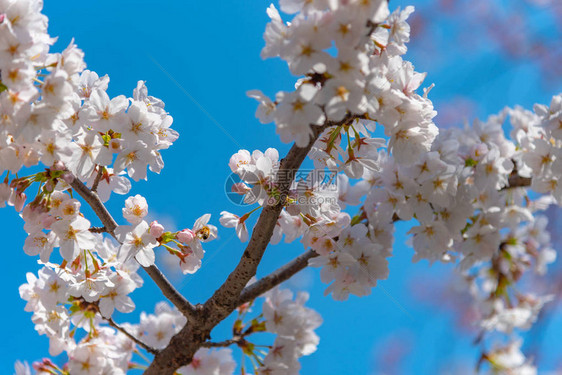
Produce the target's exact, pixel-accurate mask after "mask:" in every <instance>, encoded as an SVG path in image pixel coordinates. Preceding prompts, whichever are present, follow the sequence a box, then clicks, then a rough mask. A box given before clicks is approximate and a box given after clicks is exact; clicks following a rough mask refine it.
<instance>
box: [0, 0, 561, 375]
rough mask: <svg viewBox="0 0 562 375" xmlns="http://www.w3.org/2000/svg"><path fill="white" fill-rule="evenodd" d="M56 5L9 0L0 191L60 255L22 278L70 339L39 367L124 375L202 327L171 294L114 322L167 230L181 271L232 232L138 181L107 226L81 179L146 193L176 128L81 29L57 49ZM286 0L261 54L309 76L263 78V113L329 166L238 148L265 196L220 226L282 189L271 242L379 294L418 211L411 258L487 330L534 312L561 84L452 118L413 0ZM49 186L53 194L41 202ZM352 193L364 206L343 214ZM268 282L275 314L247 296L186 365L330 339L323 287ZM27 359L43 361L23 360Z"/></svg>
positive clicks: (129, 307) (242, 223) (514, 358)
mask: <svg viewBox="0 0 562 375" xmlns="http://www.w3.org/2000/svg"><path fill="white" fill-rule="evenodd" d="M41 8H42V2H41V1H40V0H0V172H2V173H4V172H6V177H5V179H4V181H3V182H2V183H0V205H2V206H4V205H5V204H6V203H8V204H9V205H12V206H14V207H15V208H16V210H17V211H18V212H21V217H22V218H23V219H24V221H25V224H24V229H25V231H26V233H28V237H27V239H26V241H25V245H24V251H25V252H26V253H27V254H29V255H31V256H39V258H40V263H41V264H42V265H43V268H42V269H41V270H40V271H39V273H38V276H35V275H34V274H32V273H28V275H27V283H26V284H24V285H22V286H21V288H20V294H21V297H22V298H23V299H24V300H25V301H27V305H26V308H25V310H26V311H29V312H32V313H33V316H32V320H33V322H34V324H35V326H36V329H37V331H38V332H39V333H40V334H41V335H43V334H44V335H46V336H48V338H49V340H50V354H51V355H52V356H57V355H59V354H60V353H62V352H66V353H67V355H68V362H67V363H66V364H65V365H64V366H57V365H56V364H55V363H54V362H53V361H51V360H43V361H42V362H37V363H35V364H34V365H33V368H34V369H35V371H36V372H37V373H39V374H42V373H49V374H64V375H67V374H72V375H82V374H84V375H86V374H88V375H94V374H108V373H111V374H121V373H123V374H124V373H126V372H127V371H128V370H129V369H133V368H144V367H143V366H142V365H139V364H136V363H134V362H132V358H133V355H138V356H139V357H141V358H142V357H143V355H144V352H145V351H146V352H147V353H151V354H153V353H154V352H156V351H157V350H161V349H164V348H166V347H167V346H168V344H169V343H170V340H171V338H172V337H173V336H174V335H175V334H177V333H178V332H180V330H181V329H182V328H183V327H184V326H185V324H186V318H185V317H184V315H182V313H181V312H179V311H178V310H176V309H175V308H170V307H169V306H168V305H166V304H165V303H162V304H159V305H157V307H156V309H155V313H154V314H145V313H142V314H141V318H140V323H139V324H137V325H134V324H123V325H118V324H117V323H115V322H113V320H112V315H113V313H114V311H115V310H117V311H119V312H122V313H129V312H131V311H133V310H134V308H135V304H134V302H133V300H132V299H131V297H130V296H129V295H130V294H131V293H132V292H133V291H134V290H135V289H136V288H139V287H141V286H142V279H141V278H140V276H139V275H138V274H137V273H136V271H137V269H138V268H139V266H142V267H144V268H145V269H147V270H151V269H153V267H154V266H153V265H154V263H155V259H156V254H155V249H156V248H158V247H161V248H163V249H165V251H167V252H169V253H170V254H172V255H173V256H176V257H177V258H178V260H179V267H180V268H181V270H182V271H183V273H195V272H196V271H197V270H198V269H199V268H200V267H201V264H202V258H203V256H204V254H205V251H204V249H203V245H202V244H203V243H205V242H208V241H211V240H214V239H216V238H217V228H216V227H215V226H213V225H211V224H209V220H210V216H211V215H210V214H204V215H203V216H201V217H200V218H199V219H197V220H196V221H195V224H194V225H193V227H192V228H186V229H183V230H179V231H167V230H166V229H165V228H164V227H163V226H162V225H161V224H160V223H158V222H157V221H151V222H149V221H148V217H149V212H148V204H147V201H146V199H145V198H143V197H142V196H140V195H136V196H131V197H129V198H127V199H126V201H125V206H124V208H123V210H122V213H123V218H124V219H125V220H126V221H127V222H128V223H129V224H127V225H117V224H115V225H114V226H115V228H110V227H106V226H104V227H93V226H92V225H91V222H90V220H88V219H87V218H86V216H85V214H83V213H82V212H81V205H82V203H81V201H80V200H78V199H77V198H78V195H80V196H82V197H83V198H84V199H85V200H86V201H87V203H88V204H90V205H91V204H92V203H91V200H95V201H97V200H99V201H100V202H105V201H107V200H108V199H109V198H110V196H111V193H112V192H114V193H117V194H128V193H129V191H130V189H131V187H132V185H131V182H130V180H129V178H131V179H132V180H134V181H138V180H141V179H146V178H147V170H150V171H153V172H156V173H159V172H160V170H161V169H162V168H163V165H164V164H163V161H162V156H161V150H163V149H167V148H168V147H170V146H171V145H172V144H173V142H174V141H175V140H176V139H177V138H178V134H177V132H175V131H174V130H172V129H171V128H170V126H171V124H172V117H171V116H169V115H168V113H167V112H166V111H165V109H164V103H163V102H162V101H161V100H159V99H156V98H154V97H152V96H148V93H147V88H146V86H145V84H144V82H143V81H139V83H138V85H137V87H136V89H135V90H134V91H133V96H132V97H131V98H127V97H125V96H123V95H120V96H117V97H114V98H110V97H109V96H108V94H107V92H106V90H107V87H108V82H109V78H108V77H107V76H104V77H101V78H100V76H99V75H98V74H96V73H95V72H91V71H89V70H85V68H86V65H85V63H84V61H83V57H84V54H83V53H82V51H80V50H79V49H78V48H77V47H76V46H75V45H74V43H73V42H71V43H70V45H69V46H68V47H67V48H66V49H65V50H64V51H63V52H62V53H50V52H49V48H50V45H51V44H52V43H53V42H54V39H52V38H51V37H50V36H49V35H48V34H47V31H46V28H47V19H46V17H45V16H43V15H42V14H41ZM280 8H281V10H282V11H283V12H285V13H286V14H291V15H292V14H295V13H296V15H295V16H294V17H293V18H292V20H291V21H290V22H285V21H283V20H282V18H281V14H280V13H279V12H278V11H277V9H276V8H275V7H274V6H273V5H272V6H270V8H269V9H268V11H267V12H268V15H269V16H270V18H271V22H270V23H269V24H268V25H267V28H266V32H265V35H264V38H265V41H266V46H265V48H264V49H263V51H262V57H264V58H266V57H280V58H281V59H283V60H285V61H286V62H287V64H288V66H289V69H290V71H291V72H292V73H293V74H294V75H296V76H298V80H297V83H296V85H295V90H294V91H292V92H279V93H277V94H276V95H275V100H274V101H273V100H271V99H269V98H268V97H266V96H265V95H264V94H263V93H261V92H260V91H257V90H256V91H251V92H249V93H248V95H249V96H251V97H253V98H255V99H257V100H258V102H259V105H258V109H257V117H258V118H259V120H260V121H261V122H263V123H269V122H274V123H275V126H276V130H277V133H278V134H279V135H280V137H281V140H282V141H283V142H295V144H296V147H300V148H304V147H308V146H311V148H310V152H309V154H308V155H309V157H310V158H311V159H312V161H313V163H314V170H312V171H309V173H308V172H307V173H304V174H303V173H301V172H304V171H302V170H301V171H298V170H294V171H287V170H282V166H283V161H282V160H280V157H279V153H278V152H277V150H275V149H273V148H269V149H267V150H266V151H265V152H261V151H259V150H256V151H254V152H252V153H250V152H249V151H246V150H240V151H238V152H237V153H236V154H234V155H233V156H232V157H231V159H230V162H229V166H230V168H231V171H232V172H233V173H235V174H236V175H237V176H238V177H239V178H240V182H239V183H236V184H235V185H234V186H233V187H232V188H233V191H234V192H236V193H239V194H241V195H243V196H244V203H245V204H248V205H250V204H257V207H255V208H254V209H252V210H251V211H249V212H247V213H245V214H243V215H240V216H239V215H237V214H233V213H230V212H227V211H223V212H222V213H221V218H220V223H221V224H222V225H223V226H225V227H229V228H234V229H235V230H236V233H237V235H238V237H239V239H240V240H241V241H242V242H245V241H247V240H248V238H249V230H248V227H247V220H248V218H249V217H250V215H251V214H252V213H253V212H255V211H257V210H258V209H260V208H262V207H268V206H277V207H279V206H278V205H282V206H283V207H282V210H281V213H280V215H279V217H278V219H277V222H276V225H275V227H274V229H273V235H272V237H271V239H270V241H269V243H271V244H277V243H279V242H280V241H281V240H282V239H284V241H285V242H287V243H290V242H293V241H295V240H297V239H300V241H301V242H302V244H303V246H304V247H305V248H310V249H312V251H313V252H314V253H313V255H314V256H312V257H311V259H309V263H308V265H310V266H312V267H318V268H320V277H321V280H322V281H323V282H325V283H327V284H329V286H328V287H327V289H326V294H331V295H332V296H333V298H334V299H336V300H344V299H347V298H348V296H349V295H350V294H352V295H356V296H365V295H368V294H369V293H370V292H371V289H372V288H373V287H375V286H376V285H377V281H378V280H382V279H386V278H387V277H388V273H389V270H388V260H387V258H388V257H390V256H391V254H392V245H393V232H394V223H395V222H396V221H398V220H403V221H410V220H413V219H415V222H414V224H413V227H412V228H411V230H410V232H409V234H411V244H412V246H413V248H414V250H415V256H414V259H413V260H414V261H419V260H422V259H425V260H428V261H429V262H430V263H433V262H436V261H441V262H450V263H455V264H457V265H458V267H457V270H458V271H459V272H460V273H461V274H463V275H464V276H465V277H466V280H467V287H468V288H469V289H470V291H471V293H472V294H473V297H474V301H475V302H474V303H475V304H476V305H477V306H478V308H479V311H480V313H481V317H480V318H481V319H480V322H479V323H480V325H481V327H482V329H483V330H484V331H486V332H488V331H490V332H491V331H497V332H503V333H505V334H508V335H512V334H515V333H516V332H517V331H521V330H527V329H529V328H530V327H531V325H532V324H533V323H534V321H535V320H536V319H537V316H538V314H539V312H540V310H541V308H542V306H543V305H544V304H545V303H547V302H548V301H549V300H550V299H551V297H550V296H548V295H546V296H540V295H537V294H534V293H533V292H531V291H529V292H523V290H522V289H521V288H519V284H518V283H519V281H520V280H521V279H523V277H524V275H526V274H528V273H530V272H533V271H534V272H535V273H537V274H539V275H542V274H544V273H545V272H546V267H547V265H548V264H549V263H551V262H553V261H554V260H555V258H556V252H555V251H554V250H553V249H552V248H551V246H550V237H549V235H548V232H547V231H546V219H545V217H544V216H540V215H538V213H540V211H543V210H545V209H546V208H547V207H548V206H549V205H551V204H553V203H557V204H562V180H561V178H562V177H561V176H562V130H561V129H562V95H558V96H556V97H554V98H553V99H552V102H551V104H550V106H549V107H548V106H543V105H537V106H536V107H535V110H534V112H531V111H526V110H523V109H521V108H518V107H516V108H514V109H505V110H504V111H502V112H501V113H500V114H498V115H494V116H491V117H490V118H489V119H488V120H487V121H486V122H480V121H475V122H474V124H473V126H466V127H465V128H464V129H460V128H459V129H449V130H447V131H441V132H439V129H438V128H437V126H436V125H435V124H434V123H433V118H434V117H435V115H436V111H435V110H434V108H433V104H432V102H431V101H430V100H429V99H428V97H427V96H428V93H429V90H430V89H431V87H429V88H426V89H425V90H423V93H422V95H420V94H419V93H417V90H418V89H419V88H420V86H421V84H422V82H423V80H424V79H425V74H421V73H418V72H416V71H415V70H414V67H413V65H412V64H411V63H410V62H408V61H405V60H403V58H402V56H403V55H404V54H405V53H406V51H407V48H406V43H407V42H408V41H409V36H410V27H409V25H408V23H407V22H406V20H407V19H408V17H409V15H410V14H411V13H412V12H413V10H414V9H413V7H411V6H409V7H406V8H405V9H404V10H400V9H398V10H396V11H395V12H393V13H390V11H389V8H388V2H387V1H385V0H361V1H359V0H311V1H303V0H281V1H280ZM507 116H509V120H510V122H511V125H512V131H511V133H510V135H509V137H508V136H506V134H505V132H504V123H505V121H506V118H507ZM377 126H382V129H377ZM378 133H380V135H379V134H378ZM382 134H384V138H380V136H381V135H382ZM375 135H378V136H377V137H375ZM311 139H313V140H314V142H313V144H312V145H309V143H311ZM39 163H41V164H42V166H43V167H44V168H45V169H44V170H43V171H41V172H37V173H34V174H31V175H29V176H25V177H20V175H21V172H22V169H23V168H24V167H33V166H36V165H39ZM280 172H282V173H280ZM32 185H35V187H37V185H38V193H37V195H36V196H35V197H34V198H33V199H30V200H29V202H27V196H26V191H28V190H27V189H28V188H29V187H30V186H32ZM528 189H531V190H533V191H534V192H535V193H532V194H530V193H529V191H528ZM84 192H86V193H84ZM73 193H74V194H73ZM86 197H89V198H88V199H86ZM100 204H101V203H100ZM101 206H102V207H103V205H101ZM353 206H356V207H358V210H356V211H355V212H354V213H352V214H350V213H349V212H346V211H344V210H348V209H349V208H350V207H353ZM97 207H98V211H99V206H97ZM94 211H95V210H94ZM96 214H97V215H98V216H99V217H100V219H102V216H104V215H106V216H107V215H109V214H108V213H104V212H101V213H100V212H96ZM106 219H107V217H106ZM111 220H113V219H111ZM102 221H103V219H102ZM103 222H104V223H107V222H108V221H107V220H105V221H103ZM272 223H273V222H272ZM110 236H111V237H114V238H113V239H112V238H111V237H110ZM115 240H116V241H117V242H115ZM56 248H58V249H59V250H58V253H57V252H54V249H56ZM264 298H265V302H264V303H263V306H262V307H261V308H262V311H263V312H262V313H261V314H260V315H259V316H258V317H256V318H254V319H252V320H250V322H249V323H248V322H246V323H244V319H245V316H246V314H247V313H248V312H250V310H251V307H253V306H257V305H256V304H255V303H254V301H252V302H249V303H246V304H243V305H242V306H241V307H239V308H238V313H239V318H238V319H237V320H236V322H235V325H234V329H233V333H234V338H233V339H232V340H229V341H226V342H224V343H222V344H221V343H218V344H217V343H214V344H217V345H215V346H216V347H217V348H210V347H212V346H213V345H210V344H213V343H205V344H209V345H207V347H205V346H203V347H201V348H199V350H198V351H197V352H196V354H195V356H194V357H193V359H192V361H191V363H190V364H189V365H187V366H184V367H182V368H180V369H178V370H177V373H179V374H214V375H217V374H219V375H228V374H232V373H233V372H234V370H235V368H236V364H235V362H234V361H233V359H232V353H231V350H230V349H228V348H225V347H226V346H229V345H237V346H238V347H239V348H240V349H242V352H243V355H245V356H247V357H249V358H250V360H251V361H252V363H253V364H254V368H253V371H254V372H255V373H257V374H297V373H298V372H299V369H300V365H299V362H298V359H299V357H301V356H303V355H308V354H310V353H312V352H314V351H315V350H316V347H317V345H318V342H319V338H318V336H316V334H315V333H314V330H315V329H316V328H317V327H318V326H319V325H320V324H321V318H320V316H319V315H318V314H317V313H316V312H315V311H313V310H311V309H309V308H306V307H304V303H305V302H306V300H307V298H308V295H307V294H306V293H300V294H298V295H297V297H296V299H293V293H292V292H290V291H287V290H281V289H278V288H275V289H273V290H271V291H269V292H268V293H266V294H265V295H264ZM264 331H266V332H270V333H273V334H275V335H276V337H275V341H273V343H272V345H265V346H263V345H257V344H254V343H252V342H250V341H249V340H248V337H249V335H251V334H254V333H258V332H264ZM223 344H224V345H223ZM223 346H224V347H223ZM519 347H520V341H518V340H517V339H516V338H513V339H512V341H511V344H509V345H508V346H506V347H498V346H494V347H493V348H491V349H489V350H488V351H487V352H485V353H483V354H482V357H481V364H482V363H484V362H486V363H487V364H488V365H489V367H490V368H491V369H492V371H500V372H503V373H510V374H515V373H519V374H533V373H535V371H536V370H535V369H534V367H533V366H532V364H531V361H530V360H528V359H526V358H525V357H524V355H523V354H522V353H521V351H520V350H519ZM259 348H263V350H262V349H259ZM266 349H267V350H266ZM243 372H244V373H248V372H247V371H246V370H245V369H244V368H243ZM16 373H17V374H18V375H24V374H30V373H31V369H30V368H29V366H28V365H27V364H22V363H18V364H17V365H16Z"/></svg>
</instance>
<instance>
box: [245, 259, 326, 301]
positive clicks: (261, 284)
mask: <svg viewBox="0 0 562 375" xmlns="http://www.w3.org/2000/svg"><path fill="white" fill-rule="evenodd" d="M316 256H318V254H317V253H316V252H315V251H314V250H308V251H307V252H306V253H304V254H301V255H299V256H298V257H296V258H295V259H293V260H292V261H290V262H289V263H287V264H285V265H284V266H283V267H280V268H278V269H277V270H276V271H274V272H272V273H271V274H269V275H268V276H265V277H264V278H262V279H260V280H258V281H256V282H255V283H253V284H251V285H249V286H247V287H246V288H244V290H243V291H242V293H241V294H240V298H239V299H238V303H237V305H238V306H240V305H242V304H244V303H246V302H250V301H251V300H253V299H256V298H257V297H259V296H261V295H262V294H264V293H265V292H267V291H268V290H270V289H273V288H274V287H276V286H277V285H279V284H281V283H282V282H283V281H286V280H288V279H290V278H291V277H292V276H293V275H295V274H296V273H298V272H299V271H302V270H303V269H305V268H306V266H308V260H309V259H311V258H314V257H316Z"/></svg>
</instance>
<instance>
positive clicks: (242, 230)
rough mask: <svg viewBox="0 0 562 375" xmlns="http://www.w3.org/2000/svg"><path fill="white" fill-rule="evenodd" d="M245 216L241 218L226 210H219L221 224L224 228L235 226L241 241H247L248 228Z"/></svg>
mask: <svg viewBox="0 0 562 375" xmlns="http://www.w3.org/2000/svg"><path fill="white" fill-rule="evenodd" d="M245 219H246V217H244V220H242V218H241V217H239V216H237V215H234V214H231V213H230V212H227V211H222V212H221V218H220V219H219V221H220V223H221V224H222V226H224V227H226V228H236V235H237V236H238V238H239V239H240V241H241V242H246V241H248V229H247V228H246V222H245Z"/></svg>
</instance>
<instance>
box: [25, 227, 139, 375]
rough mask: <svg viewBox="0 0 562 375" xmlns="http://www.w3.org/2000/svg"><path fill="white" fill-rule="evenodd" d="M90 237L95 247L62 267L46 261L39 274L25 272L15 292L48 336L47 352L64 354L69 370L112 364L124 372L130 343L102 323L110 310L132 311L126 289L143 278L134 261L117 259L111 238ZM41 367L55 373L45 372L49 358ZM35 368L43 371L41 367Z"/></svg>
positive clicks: (83, 370) (84, 371)
mask: <svg viewBox="0 0 562 375" xmlns="http://www.w3.org/2000/svg"><path fill="white" fill-rule="evenodd" d="M92 237H93V243H94V244H95V245H94V246H95V248H92V249H91V250H84V252H83V253H82V254H80V255H79V256H78V257H77V258H76V259H74V260H73V261H72V262H71V263H68V264H66V266H64V267H63V266H62V265H56V264H52V263H46V264H44V267H43V268H42V269H41V270H40V271H39V274H38V276H35V275H34V274H33V273H28V274H27V284H23V285H22V286H21V287H20V295H21V297H22V298H23V299H24V300H26V301H27V305H26V306H25V310H26V311H29V312H32V313H33V316H32V318H31V319H32V321H33V323H34V324H35V329H36V330H37V332H38V333H39V334H41V335H46V336H48V338H49V343H50V345H49V354H50V355H52V356H57V355H59V354H60V353H61V352H63V351H65V352H66V353H67V354H68V358H69V361H68V363H67V367H68V371H70V373H72V374H101V373H104V371H108V370H109V369H115V371H116V372H115V374H121V373H123V374H124V373H125V372H126V370H127V368H128V363H129V361H130V359H131V356H132V352H133V350H134V345H133V343H132V341H130V340H129V339H128V338H127V337H126V336H124V335H123V334H122V333H120V332H118V331H116V330H114V329H113V328H109V327H107V326H102V324H101V323H102V322H104V319H110V318H111V316H112V314H113V312H114V311H115V310H118V311H120V312H123V313H128V312H131V311H133V310H134V308H135V304H134V302H133V301H132V299H131V298H130V297H129V294H130V293H131V292H133V291H134V290H135V289H136V288H139V287H140V286H142V283H143V280H142V278H141V277H140V276H139V275H138V274H137V273H136V271H137V269H138V268H139V265H138V264H137V263H136V262H134V261H132V260H131V261H128V262H125V263H121V262H117V251H118V247H116V246H115V245H114V244H113V243H112V242H111V241H110V240H107V239H106V240H104V239H103V238H102V236H101V235H100V234H92ZM80 332H83V334H82V333H80ZM109 352H111V353H112V355H111V356H108V355H107V353H109ZM41 366H46V368H47V370H45V371H46V373H58V372H56V371H55V370H54V369H50V371H53V372H49V371H48V369H49V366H50V365H49V364H48V363H47V364H42V365H41ZM36 370H37V371H38V373H42V372H40V371H39V370H41V368H36Z"/></svg>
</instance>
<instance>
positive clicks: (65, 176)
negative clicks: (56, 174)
mask: <svg viewBox="0 0 562 375" xmlns="http://www.w3.org/2000/svg"><path fill="white" fill-rule="evenodd" d="M60 177H61V178H62V179H63V180H64V182H66V183H67V184H69V185H70V184H71V183H72V181H74V175H73V174H72V173H70V172H67V173H63V174H62V175H61V176H60Z"/></svg>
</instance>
